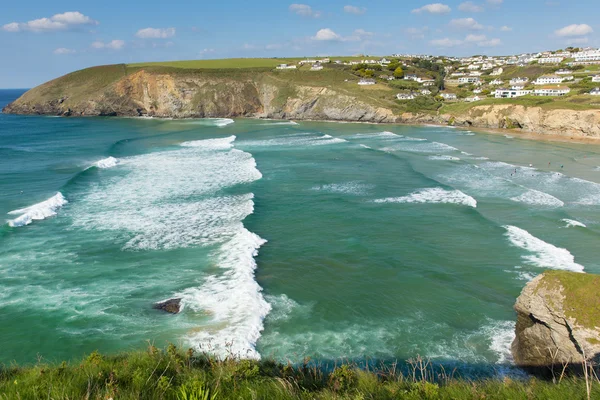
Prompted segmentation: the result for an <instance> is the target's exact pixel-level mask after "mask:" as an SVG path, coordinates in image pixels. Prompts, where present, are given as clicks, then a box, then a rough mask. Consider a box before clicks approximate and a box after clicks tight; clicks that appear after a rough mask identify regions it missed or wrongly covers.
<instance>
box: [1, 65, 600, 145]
mask: <svg viewBox="0 0 600 400" xmlns="http://www.w3.org/2000/svg"><path fill="white" fill-rule="evenodd" d="M308 74H311V73H308ZM324 74H325V75H326V76H327V79H321V80H319V78H316V77H319V76H320V77H323V76H324ZM324 74H320V73H319V74H315V73H312V75H306V73H305V75H302V73H301V72H298V73H294V74H292V73H289V74H278V73H273V72H272V71H268V70H267V71H264V70H263V71H248V70H237V71H222V70H221V71H210V70H182V69H164V68H163V69H159V70H156V69H152V68H150V69H141V68H131V67H128V66H126V65H111V66H103V67H95V68H89V69H86V70H82V71H77V72H74V73H72V74H69V75H66V76H64V77H61V78H58V79H55V80H53V81H50V82H47V83H45V84H43V85H40V86H38V87H36V88H34V89H32V90H30V91H28V92H27V93H25V94H24V95H23V96H22V97H21V98H19V99H18V100H16V101H15V102H14V103H12V104H10V105H8V106H7V107H6V108H5V109H4V112H8V113H16V114H48V115H63V116H96V115H100V116H110V115H113V116H157V117H173V118H192V117H195V118H201V117H253V118H277V119H295V120H335V121H359V122H385V123H406V124H440V125H454V126H460V127H473V128H490V129H511V130H514V131H515V133H519V132H524V133H532V134H540V135H561V136H565V137H573V138H591V139H600V110H584V111H576V110H566V109H548V108H542V107H525V106H522V105H514V104H494V105H476V106H473V107H471V108H466V109H465V110H463V111H460V112H452V113H450V112H444V109H445V108H442V111H441V112H439V113H435V112H423V113H408V112H403V107H402V106H401V105H400V104H398V103H397V102H395V101H394V100H393V98H394V92H393V90H391V89H389V88H388V92H384V93H382V92H376V91H372V90H369V89H367V88H365V89H363V88H358V87H357V85H356V83H355V82H354V83H347V82H346V81H348V78H351V79H352V78H355V77H354V76H353V75H351V74H349V73H347V72H346V73H344V72H335V71H330V72H327V73H324ZM327 74H329V75H327ZM291 77H294V78H293V79H292V78H291ZM313 78H314V79H313ZM374 93H375V94H374Z"/></svg>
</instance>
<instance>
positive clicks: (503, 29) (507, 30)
mask: <svg viewBox="0 0 600 400" xmlns="http://www.w3.org/2000/svg"><path fill="white" fill-rule="evenodd" d="M500 30H501V31H502V32H511V31H512V30H513V28H511V27H510V26H508V25H504V26H503V27H502V28H500Z"/></svg>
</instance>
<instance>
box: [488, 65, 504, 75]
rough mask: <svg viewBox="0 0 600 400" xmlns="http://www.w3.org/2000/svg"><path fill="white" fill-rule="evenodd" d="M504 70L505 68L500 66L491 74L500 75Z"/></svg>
mask: <svg viewBox="0 0 600 400" xmlns="http://www.w3.org/2000/svg"><path fill="white" fill-rule="evenodd" d="M503 72H504V68H502V67H500V68H496V69H495V70H493V71H492V73H491V74H490V75H492V76H498V75H502V73H503Z"/></svg>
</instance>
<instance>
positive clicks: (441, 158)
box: [429, 155, 460, 161]
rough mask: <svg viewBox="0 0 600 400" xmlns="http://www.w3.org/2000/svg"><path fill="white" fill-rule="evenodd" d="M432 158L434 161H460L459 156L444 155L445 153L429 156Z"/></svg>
mask: <svg viewBox="0 0 600 400" xmlns="http://www.w3.org/2000/svg"><path fill="white" fill-rule="evenodd" d="M429 159H430V160H434V161H460V158H458V157H453V156H447V155H446V156H444V155H436V156H429Z"/></svg>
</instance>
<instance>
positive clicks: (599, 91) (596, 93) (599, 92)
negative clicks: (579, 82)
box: [590, 88, 600, 96]
mask: <svg viewBox="0 0 600 400" xmlns="http://www.w3.org/2000/svg"><path fill="white" fill-rule="evenodd" d="M590 94H591V95H592V96H600V88H593V89H592V91H591V92H590Z"/></svg>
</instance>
